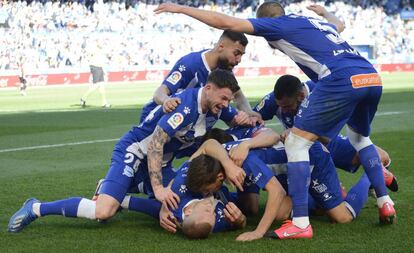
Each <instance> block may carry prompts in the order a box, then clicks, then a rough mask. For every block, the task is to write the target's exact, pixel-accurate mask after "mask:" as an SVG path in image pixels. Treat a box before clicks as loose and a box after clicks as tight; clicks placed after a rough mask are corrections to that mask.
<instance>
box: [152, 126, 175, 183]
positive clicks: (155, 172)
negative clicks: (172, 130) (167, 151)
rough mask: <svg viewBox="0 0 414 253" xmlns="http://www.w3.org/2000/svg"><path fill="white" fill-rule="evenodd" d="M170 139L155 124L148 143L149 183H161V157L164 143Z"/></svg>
mask: <svg viewBox="0 0 414 253" xmlns="http://www.w3.org/2000/svg"><path fill="white" fill-rule="evenodd" d="M168 141H170V137H169V136H168V135H167V133H166V132H164V130H163V129H162V128H160V127H159V126H157V127H156V128H155V130H154V133H153V135H152V139H151V141H150V142H149V145H148V172H149V176H150V179H151V185H152V187H153V188H154V187H155V186H159V185H162V174H161V167H162V157H163V154H164V150H163V149H164V144H165V143H167V142H168Z"/></svg>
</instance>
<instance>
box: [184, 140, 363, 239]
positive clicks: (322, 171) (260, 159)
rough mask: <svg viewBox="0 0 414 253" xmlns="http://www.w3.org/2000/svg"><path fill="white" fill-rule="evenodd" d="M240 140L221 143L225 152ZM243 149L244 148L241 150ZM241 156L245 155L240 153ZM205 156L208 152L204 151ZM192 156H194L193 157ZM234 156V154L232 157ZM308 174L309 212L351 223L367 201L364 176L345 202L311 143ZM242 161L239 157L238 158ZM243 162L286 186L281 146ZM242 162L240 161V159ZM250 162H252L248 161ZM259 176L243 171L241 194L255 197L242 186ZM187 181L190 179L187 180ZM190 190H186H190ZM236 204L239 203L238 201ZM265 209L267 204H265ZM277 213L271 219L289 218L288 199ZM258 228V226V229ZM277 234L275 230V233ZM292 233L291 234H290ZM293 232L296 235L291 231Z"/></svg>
mask: <svg viewBox="0 0 414 253" xmlns="http://www.w3.org/2000/svg"><path fill="white" fill-rule="evenodd" d="M240 143H241V141H235V142H230V143H226V144H224V146H225V148H226V149H227V150H231V149H232V148H235V147H237V146H238V145H240ZM209 145H211V146H214V148H213V147H209V149H207V150H218V149H219V147H218V145H217V144H216V143H214V142H213V141H210V142H205V143H204V144H203V146H209ZM242 149H244V148H242ZM242 153H245V152H242ZM207 154H208V152H207ZM195 155H196V154H195ZM235 156H237V155H235ZM310 157H311V165H312V168H313V169H312V173H311V185H310V187H309V192H310V196H311V197H312V198H311V201H310V203H311V205H310V208H311V209H316V208H323V209H324V210H325V211H326V214H327V215H328V216H329V217H330V218H331V220H332V221H333V222H337V223H346V222H350V221H352V220H353V219H354V218H356V216H357V215H358V213H359V211H360V210H361V208H362V207H363V205H364V204H365V202H366V200H367V198H368V188H369V186H370V182H369V180H368V178H367V176H366V175H365V174H363V175H362V176H361V178H360V180H359V181H358V182H357V184H355V185H354V186H353V187H352V188H351V189H350V191H349V192H348V194H347V195H346V198H345V200H344V199H343V197H342V192H341V187H340V184H339V180H338V176H337V174H336V170H335V166H334V164H333V162H332V160H331V158H330V155H329V152H328V151H327V150H326V149H325V148H324V146H323V145H322V144H320V143H315V144H314V145H313V146H312V148H311V149H310ZM241 159H242V158H241ZM246 159H247V160H246V161H243V165H242V166H243V169H246V168H248V167H249V166H253V167H254V168H256V167H257V166H259V167H262V169H263V168H264V167H263V165H264V166H267V167H269V168H271V169H272V171H273V173H272V175H273V174H274V175H275V176H276V178H277V179H278V182H279V183H280V184H281V185H283V187H284V189H285V190H286V189H287V188H288V187H289V185H288V182H287V178H286V171H287V170H286V163H287V157H286V152H285V150H284V147H283V145H282V144H281V143H279V144H278V145H276V146H274V147H272V148H262V149H254V150H250V151H249V152H248V156H247V158H246ZM242 160H243V159H242ZM251 161H253V162H251ZM203 168H204V167H202V166H201V167H199V169H198V170H197V171H199V173H202V172H201V171H202V169H203ZM258 175H259V174H254V173H253V174H249V173H247V172H246V178H247V180H245V182H244V191H243V193H241V194H250V195H256V196H258V194H259V189H258V188H257V187H253V188H251V187H246V186H245V185H246V184H249V180H250V181H251V182H254V181H255V180H257V179H258V178H261V177H262V176H263V175H265V176H266V175H267V174H266V170H265V169H263V172H262V175H261V176H259V177H258ZM196 178H199V179H198V181H197V182H198V183H197V184H196V185H202V184H203V183H202V181H200V180H202V179H203V178H200V177H196ZM217 178H221V175H219V174H218V175H217ZM188 180H189V182H190V181H191V180H192V178H191V177H190V176H189V177H188ZM192 188H193V187H189V189H192ZM192 191H200V189H193V190H192ZM245 199H257V198H245ZM238 202H239V203H240V202H241V200H239V201H238ZM249 204H250V208H251V209H258V206H255V205H258V202H250V203H249ZM266 206H267V205H266ZM277 208H278V211H277V212H276V215H275V216H274V218H275V219H277V220H284V219H286V218H288V217H289V214H290V212H291V201H290V198H289V197H285V198H284V199H283V204H282V205H281V207H277ZM258 228H259V227H258ZM276 231H277V230H276ZM276 231H275V232H270V233H269V234H268V236H271V237H277V238H279V239H283V238H284V237H287V236H288V237H291V236H293V237H296V238H310V237H311V236H312V233H313V232H312V230H307V231H306V232H303V233H299V234H295V235H290V232H289V230H287V231H286V232H287V235H285V233H277V232H276ZM292 233H293V232H292ZM295 233H296V232H295ZM263 235H264V233H263V230H260V229H259V230H255V231H253V232H251V233H247V234H245V235H244V236H240V237H239V238H238V239H240V240H254V239H259V238H261V237H262V236H263Z"/></svg>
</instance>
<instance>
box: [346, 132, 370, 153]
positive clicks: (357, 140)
mask: <svg viewBox="0 0 414 253" xmlns="http://www.w3.org/2000/svg"><path fill="white" fill-rule="evenodd" d="M346 134H347V136H348V139H349V142H350V143H351V145H352V146H353V147H354V148H355V150H356V151H358V152H359V151H360V150H362V149H364V148H366V147H368V146H370V145H372V144H373V143H372V141H371V139H370V138H369V136H367V137H366V136H363V135H361V134H359V133H357V132H355V131H354V130H352V129H351V128H350V127H349V126H348V127H347V128H346Z"/></svg>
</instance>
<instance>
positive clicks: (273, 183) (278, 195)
mask: <svg viewBox="0 0 414 253" xmlns="http://www.w3.org/2000/svg"><path fill="white" fill-rule="evenodd" d="M265 190H266V191H267V194H268V195H267V202H266V208H265V211H264V214H263V217H262V219H261V220H260V222H259V225H257V227H256V229H255V230H254V231H251V232H245V233H243V234H241V235H239V236H238V237H237V238H236V240H238V241H253V240H257V239H260V238H262V237H263V235H264V234H265V233H266V232H267V230H268V229H269V228H270V226H271V225H272V223H273V221H274V219H275V218H276V217H277V214H278V212H279V208H280V204H281V203H282V201H283V199H284V197H285V196H286V192H285V190H284V189H283V187H282V186H281V185H280V183H279V181H277V179H276V178H275V177H272V178H271V179H270V181H269V182H268V183H267V184H266V186H265Z"/></svg>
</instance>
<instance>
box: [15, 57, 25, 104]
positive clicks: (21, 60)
mask: <svg viewBox="0 0 414 253" xmlns="http://www.w3.org/2000/svg"><path fill="white" fill-rule="evenodd" d="M26 65H27V63H26V61H25V60H24V56H20V58H19V62H18V65H17V67H18V70H19V82H20V85H19V91H20V94H21V95H22V96H26V95H27V92H26V89H27V80H26V74H27V73H26V69H27V66H26Z"/></svg>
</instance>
